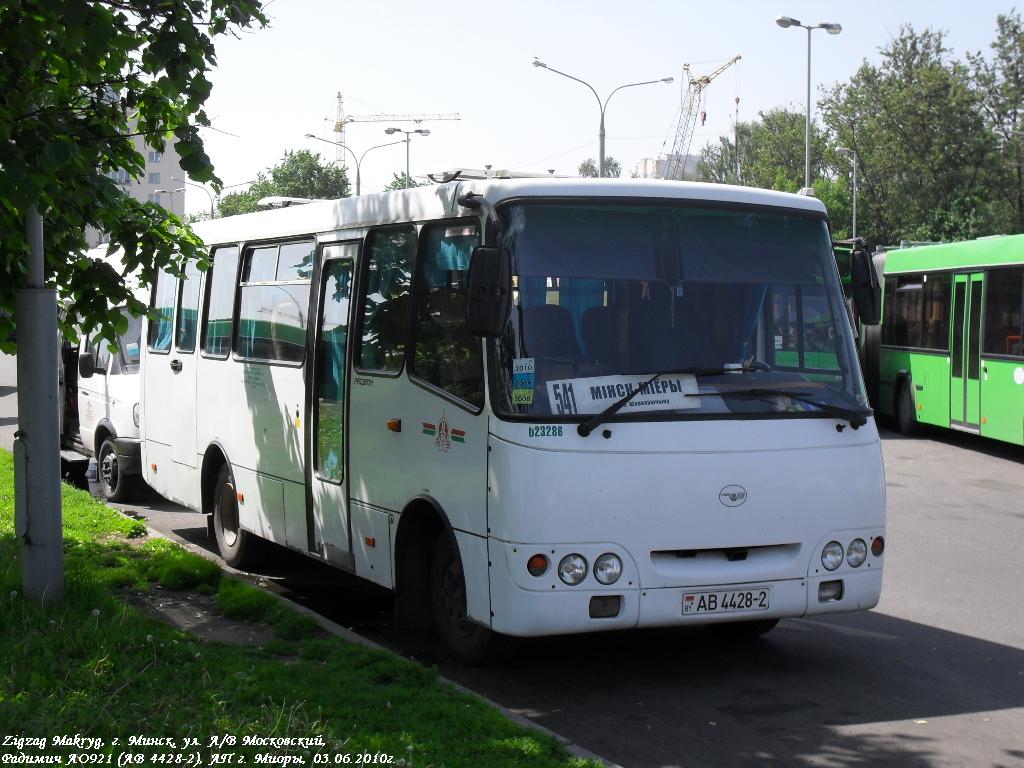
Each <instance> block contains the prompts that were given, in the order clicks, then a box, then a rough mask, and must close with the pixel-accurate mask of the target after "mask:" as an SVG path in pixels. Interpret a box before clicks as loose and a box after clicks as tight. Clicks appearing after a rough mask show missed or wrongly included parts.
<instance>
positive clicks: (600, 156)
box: [533, 58, 675, 178]
mask: <svg viewBox="0 0 1024 768" xmlns="http://www.w3.org/2000/svg"><path fill="white" fill-rule="evenodd" d="M533 66H535V67H540V68H541V69H546V70H547V71H548V72H554V73H555V74H556V75H561V76H562V77H567V78H569V79H570V80H575V81H576V82H577V83H581V84H582V85H585V86H587V88H589V89H590V92H591V93H592V94H594V98H595V99H597V107H598V109H600V110H601V124H600V127H599V128H598V132H597V146H598V150H597V152H598V161H597V163H598V165H597V173H598V176H600V177H601V178H604V171H605V163H604V113H605V110H606V109H607V108H608V102H609V101H610V100H611V98H612V96H614V95H615V93H616V92H617V91H621V90H622V89H623V88H635V87H636V86H638V85H653V84H654V83H671V82H673V81H674V80H675V78H674V77H663V78H661V79H660V80H644V81H643V82H642V83H626V84H625V85H620V86H619V87H618V88H615V89H613V90H612V92H611V93H609V94H608V96H607V97H606V98H605V100H604V102H602V101H601V97H600V96H598V95H597V91H595V90H594V86H592V85H591V84H590V83H588V82H587V81H586V80H580V79H579V78H578V77H573V76H572V75H570V74H568V73H566V72H562V71H561V70H558V69H555V68H554V67H549V66H548V65H547V64H545V63H544V62H543V61H541V60H540V59H537V58H535V59H534V60H533Z"/></svg>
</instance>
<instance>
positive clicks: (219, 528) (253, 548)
mask: <svg viewBox="0 0 1024 768" xmlns="http://www.w3.org/2000/svg"><path fill="white" fill-rule="evenodd" d="M213 530H214V533H215V534H216V536H217V548H218V549H219V550H220V556H221V557H223V558H224V562H225V563H227V564H228V565H230V566H231V567H232V568H238V569H239V570H247V569H252V568H253V567H254V566H255V565H256V564H257V563H258V561H259V559H260V556H261V555H262V550H263V541H262V540H261V539H260V538H259V537H257V536H254V535H253V534H251V533H249V532H248V531H244V530H242V529H241V528H240V527H239V525H238V493H237V491H236V490H235V480H234V477H232V475H231V467H229V466H228V465H227V464H224V465H223V466H222V467H221V468H220V472H219V473H218V474H217V485H216V487H215V488H214V491H213Z"/></svg>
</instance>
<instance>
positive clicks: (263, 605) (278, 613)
mask: <svg viewBox="0 0 1024 768" xmlns="http://www.w3.org/2000/svg"><path fill="white" fill-rule="evenodd" d="M216 599H217V606H218V607H219V608H220V609H221V611H222V612H223V613H224V615H225V616H227V617H228V618H232V619H242V620H244V621H262V622H265V623H267V624H270V625H271V626H272V627H274V629H275V630H276V632H277V634H278V637H280V638H281V639H282V640H303V639H307V638H310V637H316V636H317V635H318V634H319V633H320V626H319V625H318V624H317V623H316V621H315V620H314V619H312V618H311V617H309V616H305V615H302V614H299V613H296V612H295V611H293V610H291V609H289V608H287V607H285V605H284V604H283V603H282V602H281V601H280V600H278V599H277V598H275V597H274V596H273V595H270V594H268V593H267V592H264V591H263V590H260V589H256V588H255V587H251V586H249V585H248V584H246V583H245V582H243V581H240V580H238V579H232V578H228V577H225V578H222V579H221V581H220V589H219V590H218V591H217V598H216Z"/></svg>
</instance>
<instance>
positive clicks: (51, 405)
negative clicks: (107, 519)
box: [14, 205, 64, 601]
mask: <svg viewBox="0 0 1024 768" xmlns="http://www.w3.org/2000/svg"><path fill="white" fill-rule="evenodd" d="M25 233H26V236H27V239H28V244H29V262H28V285H27V287H26V288H22V289H20V290H19V291H18V292H17V298H16V314H15V321H16V323H17V328H18V390H19V392H20V393H21V395H20V396H19V397H18V431H17V433H15V438H14V476H15V483H14V485H15V493H14V511H15V514H14V516H15V531H16V533H17V536H18V538H20V539H21V542H22V550H21V575H22V587H23V589H24V592H25V596H26V597H31V598H38V599H42V600H44V601H53V600H58V599H60V598H61V597H63V595H64V537H63V532H62V521H61V506H60V403H59V399H58V394H57V393H58V386H57V376H58V373H57V372H58V366H59V365H60V358H59V345H58V343H57V291H56V290H54V289H52V288H45V287H44V285H45V271H44V266H43V265H44V259H43V219H42V216H40V215H39V211H38V209H37V208H36V206H35V205H33V206H31V207H30V208H29V209H28V211H27V212H26V215H25Z"/></svg>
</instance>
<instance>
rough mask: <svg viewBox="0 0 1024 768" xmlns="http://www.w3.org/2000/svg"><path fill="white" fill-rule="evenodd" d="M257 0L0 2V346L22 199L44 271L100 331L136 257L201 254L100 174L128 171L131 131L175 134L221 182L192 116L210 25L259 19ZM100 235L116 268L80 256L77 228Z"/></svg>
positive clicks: (117, 320)
mask: <svg viewBox="0 0 1024 768" xmlns="http://www.w3.org/2000/svg"><path fill="white" fill-rule="evenodd" d="M262 4H263V3H262V0H177V1H175V2H161V3H153V2H149V0H10V2H6V3H3V4H2V5H0V51H3V54H2V55H0V93H2V94H3V98H2V99H0V232H3V236H2V237H0V274H2V275H3V279H0V309H2V310H4V311H3V312H0V348H3V349H5V350H6V351H13V344H11V343H10V342H8V341H6V339H7V338H8V334H9V331H10V330H11V327H12V323H11V321H10V320H9V319H8V318H9V316H10V315H11V314H13V312H12V310H13V307H14V297H15V292H16V290H17V289H19V288H21V287H23V286H24V285H25V284H26V270H27V267H26V265H27V259H28V244H27V241H26V237H25V235H24V232H25V218H26V212H27V211H28V210H29V208H30V207H31V206H32V205H33V204H35V205H36V206H37V207H38V210H39V211H40V213H41V214H42V216H43V221H44V237H45V240H44V249H45V258H46V264H45V280H46V283H47V284H48V285H51V286H55V287H56V288H57V290H58V292H59V296H60V298H61V299H63V300H65V301H66V302H68V303H69V304H70V306H69V311H68V312H67V314H66V316H65V317H66V318H67V319H65V320H64V321H63V330H64V331H65V333H67V335H68V336H69V337H71V338H75V319H76V318H77V319H78V320H80V321H81V322H82V323H83V324H84V325H85V326H94V327H99V328H100V329H101V331H100V334H101V335H102V336H103V337H105V338H107V339H108V340H110V341H113V340H114V338H116V331H117V330H118V327H119V326H122V325H123V324H124V323H125V322H126V321H125V320H124V319H123V316H122V315H121V314H120V313H111V312H109V311H108V307H109V306H111V305H127V306H128V307H129V309H130V310H131V311H133V312H135V313H142V312H143V311H145V307H144V305H143V304H142V303H140V302H139V301H137V300H136V299H135V298H134V296H133V294H132V292H131V291H130V290H128V288H126V287H125V284H124V275H126V274H128V273H132V272H135V271H138V272H139V273H140V276H141V280H142V281H143V283H146V284H148V283H150V282H152V280H153V278H154V276H155V275H156V272H157V270H158V269H160V268H168V269H171V270H172V271H177V270H178V269H180V266H181V265H182V264H183V263H184V261H185V260H187V259H193V258H197V257H199V256H201V253H200V250H199V246H200V243H199V240H198V239H197V238H196V237H195V236H194V235H193V234H192V233H191V231H190V230H189V229H188V227H187V226H184V225H183V222H181V220H180V219H178V218H177V217H176V216H173V215H172V214H170V213H169V212H167V211H166V210H164V209H163V208H161V207H160V206H158V205H156V204H153V203H140V202H137V201H135V200H132V199H131V198H130V197H128V195H127V194H125V192H124V191H123V190H122V189H121V188H120V186H119V185H118V184H117V183H116V182H115V181H114V180H113V179H112V178H110V177H109V176H108V174H113V173H115V172H118V171H121V170H124V171H127V172H128V173H129V174H130V175H131V176H133V177H135V178H138V177H140V176H141V175H142V174H143V173H144V172H145V159H144V158H143V157H142V156H141V155H140V154H139V153H138V152H137V151H136V150H135V146H134V143H133V140H132V136H133V135H137V136H142V137H144V138H145V141H146V143H147V144H148V145H149V146H151V147H153V148H154V149H157V150H162V149H163V148H164V145H165V142H167V141H172V142H173V143H174V147H175V149H176V150H177V152H178V154H179V156H180V157H181V166H182V168H183V169H184V170H185V171H186V172H187V173H188V174H189V176H190V177H191V178H193V179H195V180H197V181H201V182H205V181H210V182H213V183H215V184H216V183H219V179H217V177H216V175H215V174H214V171H213V166H212V164H211V162H210V158H209V157H208V156H207V155H206V153H205V151H204V150H203V142H202V139H201V138H200V136H199V127H200V126H205V125H209V122H210V121H209V119H208V117H207V115H206V113H205V111H204V110H203V103H204V102H205V101H206V99H207V97H208V96H209V95H210V90H211V83H210V81H209V79H208V77H207V73H208V71H209V69H210V68H211V67H212V66H213V65H214V64H215V61H216V59H215V51H214V39H215V38H216V37H218V36H220V35H223V34H226V33H231V34H234V33H237V31H239V30H241V29H245V28H249V27H252V26H254V25H260V26H262V25H265V24H266V21H267V20H266V17H265V16H264V15H263V12H262ZM86 226H92V227H96V228H97V229H100V230H103V231H105V232H107V233H108V234H109V235H110V240H111V247H112V248H116V247H120V248H122V249H123V251H124V267H123V270H122V272H121V274H118V272H117V271H116V270H115V269H114V268H112V267H110V266H109V265H106V264H104V263H101V262H99V261H96V260H92V259H89V258H87V257H86V256H85V255H84V254H85V251H86V242H85V228H86Z"/></svg>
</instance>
